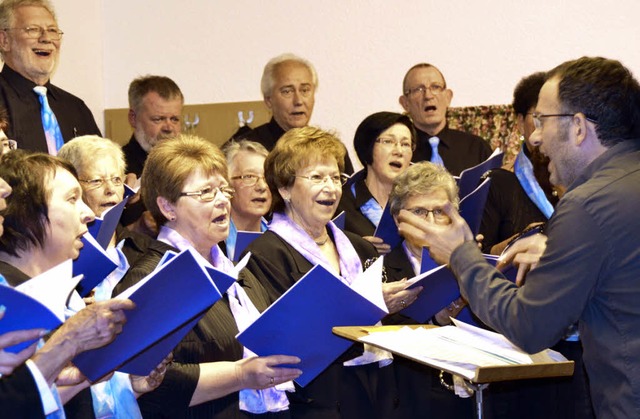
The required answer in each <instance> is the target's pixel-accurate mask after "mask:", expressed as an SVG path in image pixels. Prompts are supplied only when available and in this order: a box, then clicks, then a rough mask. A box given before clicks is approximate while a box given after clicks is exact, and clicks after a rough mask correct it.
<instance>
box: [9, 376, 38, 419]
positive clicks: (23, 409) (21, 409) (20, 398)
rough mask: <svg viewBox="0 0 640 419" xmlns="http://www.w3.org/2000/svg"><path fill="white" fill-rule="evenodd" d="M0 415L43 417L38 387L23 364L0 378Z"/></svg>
mask: <svg viewBox="0 0 640 419" xmlns="http://www.w3.org/2000/svg"><path fill="white" fill-rule="evenodd" d="M0 417H3V418H25V419H32V418H44V413H43V411H42V400H41V399H40V393H39V392H38V387H37V386H36V382H35V380H34V379H33V376H32V375H31V371H29V368H27V366H26V365H24V364H23V365H21V366H19V367H18V368H16V369H15V370H14V371H13V374H11V375H9V376H3V377H2V378H0Z"/></svg>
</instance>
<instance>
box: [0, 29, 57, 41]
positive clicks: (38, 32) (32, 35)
mask: <svg viewBox="0 0 640 419" xmlns="http://www.w3.org/2000/svg"><path fill="white" fill-rule="evenodd" d="M3 30H5V31H9V30H11V31H23V32H24V33H25V34H26V36H27V38H29V39H40V38H41V37H42V35H44V34H47V37H48V38H49V39H51V40H52V41H59V40H61V39H62V35H64V32H62V31H61V30H60V29H58V28H55V27H51V28H43V27H42V26H27V27H26V28H4V29H3Z"/></svg>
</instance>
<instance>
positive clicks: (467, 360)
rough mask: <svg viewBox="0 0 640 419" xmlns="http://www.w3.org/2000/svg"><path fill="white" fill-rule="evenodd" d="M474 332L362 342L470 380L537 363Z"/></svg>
mask: <svg viewBox="0 0 640 419" xmlns="http://www.w3.org/2000/svg"><path fill="white" fill-rule="evenodd" d="M458 323H462V322H458ZM474 329H477V328H475V327H473V326H470V325H466V324H464V323H463V327H456V326H444V327H438V328H433V329H424V328H417V329H411V328H409V327H405V328H402V329H400V330H395V331H383V332H373V333H370V334H369V335H366V336H363V337H361V338H360V339H359V340H360V341H361V342H364V343H369V344H373V345H376V346H380V347H382V348H384V349H386V350H389V351H392V352H395V353H398V354H401V355H403V356H405V357H407V358H411V359H414V360H417V361H421V362H424V363H426V364H429V365H431V366H433V367H436V368H442V369H446V370H449V371H451V372H453V373H455V374H458V375H460V376H462V377H464V378H467V379H469V380H471V379H473V378H474V377H475V374H476V369H477V368H478V367H485V366H500V365H518V364H532V363H533V360H532V358H531V355H529V354H527V353H525V352H523V351H522V350H520V349H518V348H517V347H515V346H514V345H513V344H511V343H510V342H509V341H508V340H507V339H506V338H505V337H504V336H502V335H499V334H497V333H494V332H489V331H485V330H482V329H480V330H481V331H482V333H478V332H477V331H476V330H474ZM494 335H495V336H494ZM547 351H548V350H547ZM547 351H544V352H545V353H546V352H547ZM553 359H554V360H557V361H561V360H565V359H558V358H555V357H554V358H553Z"/></svg>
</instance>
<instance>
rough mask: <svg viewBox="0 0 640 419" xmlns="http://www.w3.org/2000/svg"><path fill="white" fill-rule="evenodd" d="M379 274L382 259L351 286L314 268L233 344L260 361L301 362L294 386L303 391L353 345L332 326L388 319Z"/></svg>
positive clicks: (322, 270) (316, 267)
mask: <svg viewBox="0 0 640 419" xmlns="http://www.w3.org/2000/svg"><path fill="white" fill-rule="evenodd" d="M381 274H382V258H380V259H378V261H376V262H375V263H374V264H373V265H372V266H371V267H370V268H369V269H367V271H365V272H364V273H362V274H361V275H360V276H359V277H358V278H357V279H356V280H354V281H353V283H352V284H351V286H350V285H347V284H346V283H345V282H343V281H342V280H341V279H340V278H338V277H336V276H335V275H333V274H332V273H331V272H329V271H328V270H327V269H325V268H324V267H322V266H321V265H316V266H315V267H313V268H312V269H311V270H310V271H309V272H307V274H306V275H305V276H304V277H302V278H301V279H300V280H299V281H298V282H296V283H295V284H294V285H293V286H292V287H291V288H289V289H288V290H287V292H285V293H284V294H283V295H282V296H281V297H280V298H279V299H278V300H277V301H276V302H275V303H273V304H272V305H271V306H270V307H269V308H268V309H267V310H265V311H264V312H263V313H262V315H261V316H260V317H259V318H258V319H256V320H255V321H254V322H253V323H252V324H251V325H250V326H249V327H247V329H245V330H244V331H243V332H241V333H239V334H238V336H237V339H238V340H239V341H240V343H242V344H243V345H244V346H246V347H247V348H248V349H250V350H251V351H252V352H254V353H255V354H257V355H259V356H268V355H278V354H287V355H294V356H297V357H298V358H300V359H301V360H302V362H301V363H300V364H298V365H296V367H297V368H299V369H301V370H302V372H303V373H302V375H301V376H300V377H298V378H297V379H296V380H295V381H296V382H297V383H298V384H299V385H301V386H303V387H304V386H305V385H307V384H308V383H309V382H310V381H311V380H313V379H314V378H315V377H316V376H318V374H320V373H321V372H322V371H323V370H324V369H325V368H327V367H328V366H329V364H331V363H332V362H333V361H334V360H335V359H336V358H338V357H339V356H340V355H341V354H342V353H343V352H344V351H346V350H347V349H348V348H349V347H350V346H351V343H350V342H349V341H348V340H345V339H342V338H339V337H337V336H335V335H334V334H333V333H332V331H331V329H332V327H334V326H347V325H373V324H375V323H377V322H378V321H379V320H380V319H381V318H382V317H384V316H385V315H386V314H387V309H386V306H385V304H384V299H383V298H382V281H381Z"/></svg>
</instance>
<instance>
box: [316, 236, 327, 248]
mask: <svg viewBox="0 0 640 419" xmlns="http://www.w3.org/2000/svg"><path fill="white" fill-rule="evenodd" d="M328 240H329V235H328V234H327V236H326V237H325V238H324V240H314V242H315V243H316V244H317V245H318V246H322V245H324V244H325V243H326V242H327V241H328Z"/></svg>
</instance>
